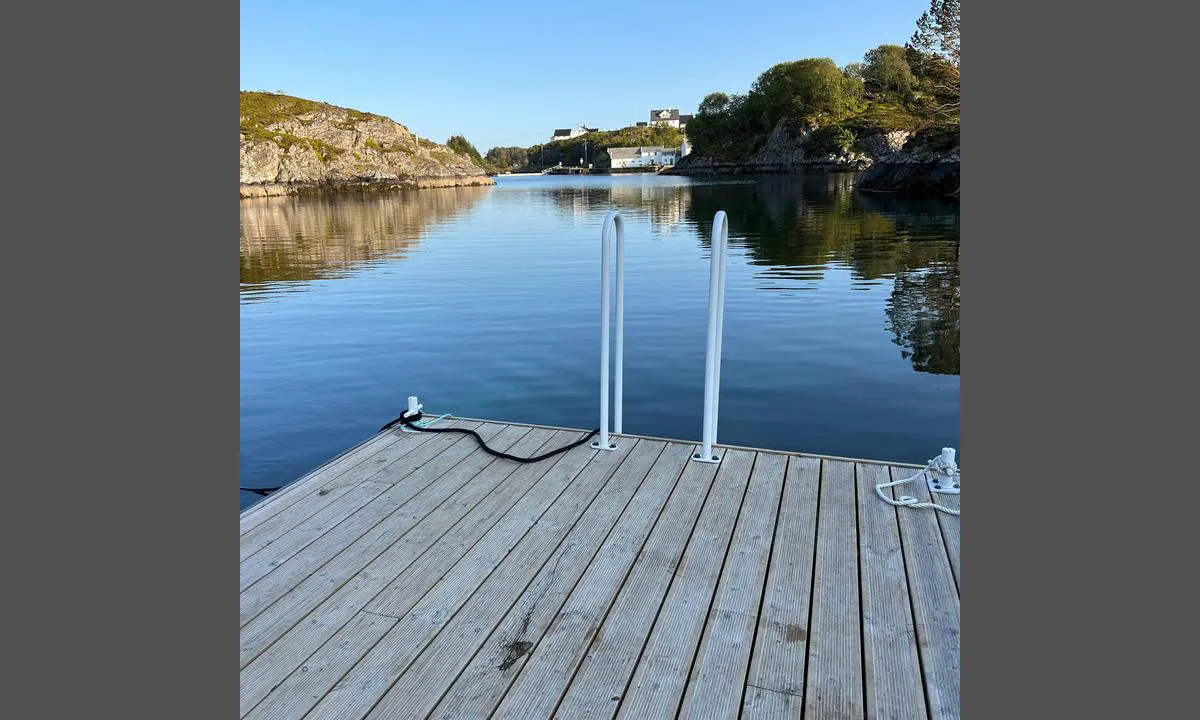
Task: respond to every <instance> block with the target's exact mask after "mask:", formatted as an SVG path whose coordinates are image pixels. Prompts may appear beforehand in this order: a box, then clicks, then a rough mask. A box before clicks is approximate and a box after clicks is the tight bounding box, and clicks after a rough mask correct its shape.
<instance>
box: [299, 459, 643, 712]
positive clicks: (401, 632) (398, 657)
mask: <svg viewBox="0 0 1200 720" xmlns="http://www.w3.org/2000/svg"><path fill="white" fill-rule="evenodd" d="M625 447H628V448H629V449H625V448H624V447H623V448H621V449H618V450H615V451H612V452H597V453H596V457H595V458H593V460H592V461H591V463H589V465H588V467H587V468H586V469H585V470H584V472H583V473H581V474H580V476H579V477H578V479H576V480H575V481H574V482H572V483H570V484H569V485H568V486H567V487H566V488H565V489H563V490H562V492H561V493H559V494H558V495H557V497H556V498H555V502H553V503H552V504H550V505H549V507H548V508H547V509H546V510H545V511H544V512H537V513H528V514H527V513H520V512H517V511H516V510H515V509H514V510H513V511H511V512H510V513H509V514H508V515H507V516H506V517H505V518H504V519H502V520H501V521H500V522H499V523H497V525H496V527H494V528H493V529H492V530H491V531H489V533H488V534H487V535H485V536H484V537H483V538H482V539H481V540H480V541H479V543H478V544H477V545H476V546H475V547H474V548H472V550H471V552H470V553H468V554H467V555H466V556H464V557H463V559H462V560H460V561H459V562H458V563H456V564H455V566H454V567H453V568H451V569H450V570H449V571H447V573H446V575H445V576H444V577H442V579H441V580H439V581H438V583H437V584H436V585H435V586H434V587H433V588H432V589H431V590H430V591H429V592H428V593H426V594H425V596H424V597H422V598H421V599H420V600H419V601H418V602H417V603H416V604H415V605H412V606H411V610H406V611H405V614H404V616H403V617H402V618H401V620H400V622H399V623H397V624H396V626H395V627H394V628H393V629H392V630H391V631H390V632H389V633H388V634H387V635H385V636H384V637H383V639H381V640H380V641H379V643H378V644H377V645H376V646H375V647H374V648H372V649H371V651H370V652H368V653H367V654H366V656H364V657H363V659H362V660H361V661H359V663H358V664H357V665H356V666H355V667H354V668H353V669H351V671H350V672H349V673H347V675H346V677H345V678H343V680H342V681H341V682H340V683H339V684H338V685H337V686H335V687H334V688H333V689H331V690H330V692H329V693H327V694H326V695H325V697H324V698H322V699H321V702H319V703H318V704H317V705H316V707H314V708H313V709H312V711H311V712H310V713H309V714H308V715H306V716H305V717H307V718H312V719H313V720H318V719H319V718H347V719H348V718H360V717H363V716H365V714H366V713H367V712H368V711H370V710H371V708H372V707H373V706H374V705H375V704H376V702H377V701H378V700H379V699H380V698H381V697H382V696H383V695H384V693H386V692H387V690H388V689H389V688H390V687H391V685H392V684H393V683H394V682H395V681H396V680H397V679H398V678H399V676H400V675H401V673H403V672H404V670H406V669H407V668H408V666H409V664H410V663H411V662H412V661H413V660H414V659H415V658H416V657H417V655H418V654H420V652H421V651H422V650H423V649H424V648H425V646H426V645H427V644H428V643H429V642H430V641H431V640H432V639H433V638H434V637H435V636H436V635H437V634H438V633H439V632H440V631H441V630H442V629H443V628H444V627H446V625H447V624H448V623H449V621H450V620H451V619H452V618H454V617H455V615H456V613H458V612H459V610H460V609H462V610H463V613H464V616H463V618H464V619H463V620H461V621H460V622H464V623H467V624H469V625H480V624H483V623H487V622H488V620H489V619H490V620H491V626H492V627H494V624H495V623H496V622H498V620H499V618H500V617H502V616H503V615H504V613H505V611H507V610H508V608H509V607H511V605H512V603H513V596H514V594H519V593H520V592H522V591H523V590H524V589H525V587H526V586H527V585H528V584H529V583H530V581H532V580H533V578H534V576H535V575H536V574H537V573H538V572H539V570H540V569H541V567H542V566H543V565H544V564H545V563H546V561H547V559H548V558H549V557H550V556H551V555H552V554H553V552H554V550H555V548H558V547H559V546H560V544H561V543H562V541H563V539H564V537H565V536H566V535H567V533H569V532H570V531H571V530H572V528H573V527H575V525H576V522H577V521H578V520H579V519H580V517H581V516H583V515H584V513H585V512H586V511H587V510H588V508H589V507H590V506H591V505H592V503H593V501H594V500H595V499H596V497H597V496H598V495H599V493H600V492H601V490H604V489H608V490H609V491H610V494H611V495H613V496H614V497H620V496H621V495H622V494H625V495H626V496H628V495H632V494H633V490H634V489H635V488H636V487H637V486H638V485H639V484H640V483H641V480H642V479H643V478H644V477H645V476H646V471H647V469H648V468H649V467H650V464H651V463H652V462H653V461H654V459H655V458H656V457H657V456H658V454H659V452H660V451H661V449H662V445H661V444H650V443H647V442H644V441H639V442H637V443H634V444H632V445H631V446H630V445H626V446H625ZM610 478H611V482H610ZM606 485H607V486H609V487H608V488H606ZM623 504H624V503H623V502H622V503H620V505H621V506H623ZM602 505H607V503H602ZM609 527H611V523H610V524H609ZM607 529H608V528H607V527H606V528H604V531H607ZM468 600H470V601H471V602H470V603H469V604H468V603H467V601H468ZM464 604H467V605H468V607H466V608H464ZM372 612H376V611H375V610H372ZM385 614H389V615H390V614H392V613H385ZM395 616H396V615H393V617H395ZM488 630H490V627H489V626H487V625H484V626H483V631H484V632H487V631H488Z"/></svg>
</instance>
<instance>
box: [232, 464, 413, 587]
mask: <svg viewBox="0 0 1200 720" xmlns="http://www.w3.org/2000/svg"><path fill="white" fill-rule="evenodd" d="M391 487H392V485H391V484H390V483H381V482H374V481H372V480H366V481H364V482H361V483H359V484H358V485H356V486H354V487H353V488H351V489H350V490H349V491H348V492H347V493H345V494H344V495H342V496H341V497H339V498H337V499H336V500H334V501H333V502H331V503H330V504H328V505H326V506H325V507H324V508H323V509H321V510H320V511H319V512H318V513H316V514H315V515H313V516H312V517H310V518H308V519H307V520H304V521H303V522H301V523H300V524H299V525H297V526H295V527H293V528H292V529H291V530H288V531H287V532H285V533H284V534H283V535H281V536H280V537H279V538H278V539H276V540H275V541H273V542H271V543H270V544H268V545H267V546H266V547H264V548H261V549H260V550H259V551H258V552H256V553H254V554H252V555H250V556H249V557H247V558H246V559H245V560H243V561H242V563H241V567H240V568H239V575H240V587H239V590H245V589H246V588H248V587H250V586H251V585H253V584H254V583H256V582H258V581H259V580H261V579H262V578H263V577H264V576H265V575H266V574H267V573H269V572H271V571H272V570H274V569H275V568H277V567H279V565H281V564H282V563H284V562H285V561H286V560H288V559H289V558H291V557H292V556H294V555H295V554H296V553H298V552H300V551H301V550H303V549H304V548H306V547H308V546H309V545H310V544H312V543H313V542H314V541H315V540H317V539H318V538H320V537H321V536H322V535H324V534H325V533H327V532H329V530H330V529H332V528H334V527H336V526H337V525H338V524H339V523H341V522H342V521H343V520H346V519H347V518H349V517H351V516H353V515H354V514H355V513H356V512H358V511H359V510H361V509H362V508H363V507H364V506H366V505H369V504H370V503H371V501H373V500H375V498H377V497H379V496H380V495H382V494H383V493H384V492H386V491H387V490H388V489H389V488H391Z"/></svg>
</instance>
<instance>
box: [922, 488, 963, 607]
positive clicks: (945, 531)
mask: <svg viewBox="0 0 1200 720" xmlns="http://www.w3.org/2000/svg"><path fill="white" fill-rule="evenodd" d="M925 489H926V490H928V489H929V488H928V486H927V487H926V488H925ZM934 502H936V503H937V504H938V505H942V506H943V507H948V508H950V509H952V510H961V509H962V505H960V502H961V496H960V495H942V494H938V495H937V496H936V497H935V498H934ZM935 512H937V519H938V525H939V526H941V528H942V541H943V542H944V543H946V554H947V555H949V556H950V570H951V572H953V573H954V590H955V591H956V592H958V594H959V596H960V597H961V596H962V569H961V568H959V554H960V553H961V546H962V540H961V538H960V537H959V528H960V527H961V523H962V518H961V517H959V516H958V515H951V514H949V513H944V512H938V511H935Z"/></svg>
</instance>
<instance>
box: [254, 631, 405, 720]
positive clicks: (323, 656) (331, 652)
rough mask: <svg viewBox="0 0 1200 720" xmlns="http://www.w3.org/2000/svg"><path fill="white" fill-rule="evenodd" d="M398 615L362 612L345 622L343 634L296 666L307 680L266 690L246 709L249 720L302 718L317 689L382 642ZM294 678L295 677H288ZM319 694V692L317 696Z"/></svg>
mask: <svg viewBox="0 0 1200 720" xmlns="http://www.w3.org/2000/svg"><path fill="white" fill-rule="evenodd" d="M396 622H397V621H396V618H390V617H384V616H382V615H373V614H371V613H368V612H360V613H358V614H357V615H355V616H354V618H353V619H352V620H351V621H350V622H349V623H347V624H346V627H345V628H344V631H343V632H342V633H341V635H340V637H339V638H338V639H337V640H336V641H334V640H330V641H329V642H328V643H326V644H325V645H323V646H321V649H320V651H318V652H317V653H316V654H314V655H313V657H312V659H311V660H310V661H309V662H305V663H304V664H303V665H301V666H300V667H298V668H296V670H295V672H294V673H293V675H296V676H299V677H302V678H304V682H297V681H292V682H285V683H281V684H280V685H279V686H278V687H277V688H275V689H274V690H272V691H271V692H270V693H268V694H267V696H266V697H265V698H263V699H262V702H260V703H258V705H255V706H254V707H253V709H251V710H250V712H248V713H247V712H245V711H244V710H243V713H242V716H243V717H244V718H246V720H268V719H269V720H278V719H279V718H300V717H303V716H304V713H305V711H307V710H308V708H310V707H312V705H313V703H315V702H316V699H314V698H313V697H312V695H313V694H314V692H317V693H322V692H323V690H322V688H328V687H332V686H333V685H334V683H336V682H337V681H338V679H339V678H340V677H342V675H344V674H345V673H346V670H347V669H348V668H349V667H350V666H351V665H353V664H354V662H355V661H356V660H358V658H360V657H362V655H363V653H364V652H366V649H367V648H370V647H372V646H373V645H374V644H375V643H377V642H379V638H381V637H383V636H384V635H385V634H386V633H387V631H388V630H391V629H392V627H393V626H394V625H395V624H396ZM288 679H289V680H292V677H289V678H288ZM318 697H319V696H318Z"/></svg>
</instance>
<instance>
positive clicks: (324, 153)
mask: <svg viewBox="0 0 1200 720" xmlns="http://www.w3.org/2000/svg"><path fill="white" fill-rule="evenodd" d="M241 98H242V100H241V102H242V108H241V115H242V117H241V133H240V143H241V144H240V158H241V159H240V162H241V182H240V186H241V187H240V196H241V197H242V198H253V197H270V196H279V195H323V194H332V193H345V192H360V193H361V192H389V191H395V190H413V189H421V188H437V187H462V186H475V185H495V184H496V182H495V180H493V179H492V178H490V177H488V175H487V171H486V170H485V169H484V168H482V167H480V166H479V165H477V164H476V163H475V162H474V161H473V160H472V159H471V158H470V157H468V156H466V155H463V154H461V153H458V152H455V151H454V150H453V149H451V148H449V147H447V146H445V145H442V144H439V143H435V142H431V141H429V140H427V139H424V138H418V137H417V136H416V135H415V134H414V133H412V132H411V131H409V129H408V128H406V127H404V126H403V125H401V124H400V123H397V122H395V121H394V120H392V119H390V118H386V117H383V116H381V115H374V114H371V113H364V112H360V111H358V110H351V109H349V108H342V107H337V106H335V105H330V104H328V103H319V102H316V101H313V100H305V99H304V98H296V97H291V96H288V95H280V94H275V93H261V92H243V93H242V94H241Z"/></svg>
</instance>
